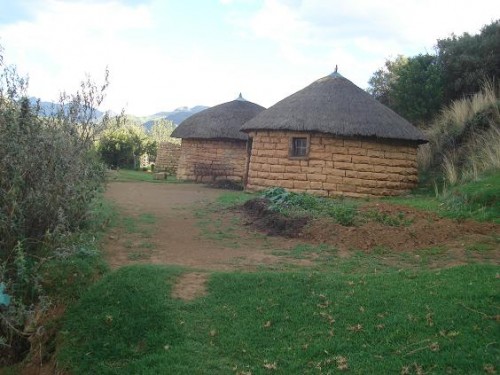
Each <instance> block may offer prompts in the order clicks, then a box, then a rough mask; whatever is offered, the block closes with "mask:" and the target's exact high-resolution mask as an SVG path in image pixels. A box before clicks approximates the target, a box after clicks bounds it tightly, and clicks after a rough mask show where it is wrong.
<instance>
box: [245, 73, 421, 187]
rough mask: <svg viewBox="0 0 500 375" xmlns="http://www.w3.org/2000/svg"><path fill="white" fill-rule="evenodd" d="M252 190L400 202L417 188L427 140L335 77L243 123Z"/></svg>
mask: <svg viewBox="0 0 500 375" xmlns="http://www.w3.org/2000/svg"><path fill="white" fill-rule="evenodd" d="M241 130H242V131H244V132H246V133H248V134H249V137H250V144H251V145H252V149H251V153H250V162H249V167H248V169H247V178H246V180H247V188H248V189H249V190H261V189H265V188H267V187H270V186H281V187H284V188H287V189H289V190H292V191H298V192H304V191H305V192H309V193H314V194H318V195H324V196H325V195H326V196H333V195H350V196H380V195H397V194H402V193H404V192H405V191H408V190H409V189H411V188H413V187H414V186H415V184H416V182H417V180H418V177H417V165H416V152H417V147H418V145H419V144H421V143H425V142H426V139H425V137H424V135H423V134H422V133H421V132H420V131H419V130H418V129H417V128H415V127H414V126H413V125H411V124H410V123H409V122H408V121H406V120H405V119H404V118H402V117H401V116H399V115H398V114H396V113H395V112H393V111H392V110H391V109H389V108H387V107H385V106H384V105H382V104H381V103H379V102H377V101H376V100H375V99H373V98H372V97H371V96H370V95H369V94H368V93H366V92H365V91H364V90H362V89H360V88H359V87H357V86H356V85H354V84H353V83H352V82H351V81H349V80H347V79H346V78H344V77H342V76H341V75H340V74H339V73H337V71H335V72H334V73H332V74H331V75H329V76H326V77H323V78H321V79H319V80H317V81H315V82H313V83H312V84H311V85H309V86H307V87H306V88H304V89H302V90H300V91H298V92H296V93H295V94H293V95H291V96H289V97H287V98H285V99H283V100H281V101H280V102H278V103H276V104H275V105H273V106H272V107H270V108H269V109H267V110H266V111H263V112H261V113H260V114H259V115H257V116H255V117H254V118H253V119H251V120H250V121H248V122H247V123H245V124H244V125H243V126H242V128H241Z"/></svg>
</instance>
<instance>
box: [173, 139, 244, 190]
mask: <svg viewBox="0 0 500 375" xmlns="http://www.w3.org/2000/svg"><path fill="white" fill-rule="evenodd" d="M245 159H246V142H245V141H236V140H234V141H232V140H210V139H186V138H185V139H183V140H182V143H181V156H180V158H179V166H178V168H177V178H178V179H180V180H193V181H213V180H224V179H227V180H232V181H242V180H243V175H244V172H245Z"/></svg>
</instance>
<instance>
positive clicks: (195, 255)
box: [104, 182, 304, 270]
mask: <svg viewBox="0 0 500 375" xmlns="http://www.w3.org/2000/svg"><path fill="white" fill-rule="evenodd" d="M223 192H224V190H220V189H213V188H208V187H205V186H203V185H199V184H148V183H140V182H138V183H135V182H124V183H120V182H114V183H110V184H109V186H108V189H107V191H106V198H108V199H109V200H111V201H112V202H114V203H116V205H117V206H118V209H119V210H120V213H121V215H122V216H124V217H132V218H136V219H137V220H139V221H140V217H141V215H144V214H148V215H151V217H152V218H153V220H154V223H153V224H152V225H150V226H149V227H148V228H145V229H144V231H143V232H140V231H139V232H137V231H133V230H132V231H127V229H126V228H123V227H122V226H117V227H115V228H113V229H112V230H111V232H110V233H109V235H108V237H107V238H106V240H105V243H104V249H105V257H106V259H107V261H108V262H109V264H110V265H111V267H113V268H116V267H120V266H124V265H127V264H132V263H149V264H151V263H152V264H170V265H179V266H188V267H192V268H196V269H201V270H234V269H241V268H243V269H253V268H255V267H258V266H259V265H262V264H267V265H269V264H277V263H301V264H302V263H304V262H303V261H301V262H298V261H297V260H296V259H286V258H283V257H281V256H280V257H278V256H274V255H272V254H271V251H270V249H271V248H276V247H278V248H288V247H290V246H291V245H293V241H288V240H286V239H285V240H284V239H278V238H275V239H269V238H265V237H264V236H260V237H259V236H253V234H252V233H251V232H249V231H244V232H245V233H243V232H242V233H238V234H236V233H235V234H233V241H224V238H222V240H218V239H217V238H211V237H214V236H210V235H208V236H207V235H204V233H203V232H204V231H205V232H206V231H207V230H208V229H207V228H206V226H207V225H210V224H211V223H212V222H215V221H216V220H217V219H216V218H215V217H212V216H214V214H215V213H210V215H209V214H206V213H203V215H204V217H202V218H200V214H199V212H198V210H200V209H205V208H206V207H207V206H208V205H209V204H210V202H213V201H214V200H215V199H216V198H217V197H218V196H219V195H220V194H222V193H223ZM234 215H236V213H234ZM207 222H208V223H207ZM203 223H205V225H203ZM229 225H231V223H230V222H228V223H226V222H220V223H219V228H218V229H217V228H211V229H213V231H214V232H217V230H219V231H221V232H222V230H224V231H227V230H228V228H227V226H229ZM233 226H234V225H233ZM232 229H234V228H232ZM212 234H214V233H212ZM215 234H217V233H215ZM215 237H217V236H215Z"/></svg>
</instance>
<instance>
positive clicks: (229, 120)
mask: <svg viewBox="0 0 500 375" xmlns="http://www.w3.org/2000/svg"><path fill="white" fill-rule="evenodd" d="M264 109H265V108H264V107H262V106H260V105H258V104H255V103H252V102H249V101H247V100H245V99H244V98H243V97H242V96H241V94H240V95H239V97H238V99H236V100H233V101H230V102H227V103H223V104H219V105H217V106H214V107H211V108H208V109H205V110H203V111H201V112H198V113H196V114H194V115H193V116H191V117H188V118H187V119H186V120H184V121H183V122H182V123H181V124H179V126H178V127H177V128H176V129H175V130H174V131H173V133H172V137H176V138H182V143H181V156H180V159H179V165H178V168H177V177H178V178H179V179H183V180H195V181H203V180H215V179H229V180H237V181H238V180H242V179H243V176H244V173H245V169H246V164H245V160H246V141H247V139H248V136H247V134H246V133H242V132H240V128H241V126H242V125H243V124H244V123H245V122H247V121H248V120H250V119H252V118H253V117H255V116H256V115H257V114H259V113H260V112H262V111H263V110H264Z"/></svg>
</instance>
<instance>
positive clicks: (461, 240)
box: [244, 198, 500, 251]
mask: <svg viewBox="0 0 500 375" xmlns="http://www.w3.org/2000/svg"><path fill="white" fill-rule="evenodd" d="M269 203H270V202H269V200H267V199H264V198H256V199H252V200H250V201H248V202H247V203H246V204H245V205H244V209H245V212H246V213H247V215H249V216H250V217H251V222H250V224H252V225H253V226H255V227H256V228H257V229H259V230H261V231H263V232H265V233H267V234H271V235H280V236H284V237H301V238H302V239H303V240H306V241H308V242H312V243H327V244H331V245H333V246H335V247H337V248H338V249H339V250H365V251H370V250H373V249H375V248H383V249H387V250H394V251H410V250H417V249H426V248H432V247H440V246H449V245H452V246H453V244H454V243H455V245H456V246H459V247H462V248H463V247H464V246H465V244H467V243H475V242H479V241H481V240H483V239H484V238H486V237H490V236H491V235H495V234H500V225H497V224H493V223H479V222H475V221H471V220H468V221H460V222H459V221H455V220H450V219H444V218H440V217H439V216H437V215H435V214H432V213H429V212H423V211H418V210H415V209H412V208H409V207H405V206H399V205H392V204H388V203H369V204H367V205H364V206H363V207H361V208H360V213H359V215H358V216H359V217H360V219H359V220H358V223H357V225H356V226H342V225H340V224H337V223H335V222H334V221H333V220H332V219H331V218H327V217H325V218H315V219H312V218H310V217H299V218H289V217H285V216H283V215H281V214H279V213H276V212H274V211H272V210H270V209H269Z"/></svg>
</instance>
